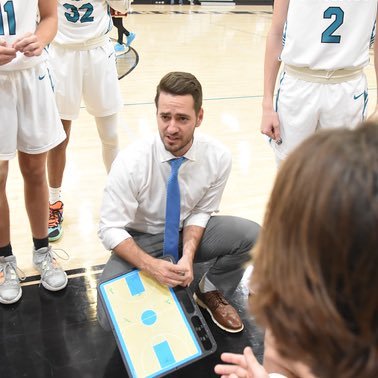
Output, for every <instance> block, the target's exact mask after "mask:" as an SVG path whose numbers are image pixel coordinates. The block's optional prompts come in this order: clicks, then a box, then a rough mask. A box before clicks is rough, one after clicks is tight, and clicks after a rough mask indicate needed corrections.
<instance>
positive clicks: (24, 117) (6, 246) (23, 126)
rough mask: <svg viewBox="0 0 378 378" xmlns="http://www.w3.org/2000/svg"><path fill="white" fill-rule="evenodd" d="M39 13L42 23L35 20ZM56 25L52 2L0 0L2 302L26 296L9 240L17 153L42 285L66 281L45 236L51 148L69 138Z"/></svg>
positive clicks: (55, 286)
mask: <svg viewBox="0 0 378 378" xmlns="http://www.w3.org/2000/svg"><path fill="white" fill-rule="evenodd" d="M38 13H39V23H38V24H36V20H37V14H38ZM56 29H57V15H56V3H55V2H54V1H51V0H27V1H24V0H13V1H5V0H0V99H1V106H0V119H1V121H0V135H1V138H0V303H3V304H11V303H15V302H17V301H18V300H19V299H20V298H21V295H22V290H21V286H20V281H19V270H18V268H17V262H16V257H15V256H14V255H13V251H12V246H11V242H10V219H9V218H10V217H9V206H8V200H7V195H6V182H7V177H8V165H9V163H8V161H9V160H10V159H12V158H14V157H15V156H16V151H18V161H19V165H20V170H21V173H22V176H23V180H24V193H25V205H26V211H27V214H28V218H29V223H30V228H31V232H32V236H33V244H34V247H33V263H34V265H35V267H36V269H37V270H38V271H39V272H40V273H41V283H42V285H43V286H44V287H45V288H46V289H48V290H52V291H57V290H61V289H63V288H64V287H65V286H66V285H67V275H66V273H65V272H64V271H63V270H62V268H60V267H59V266H58V264H57V262H56V261H55V258H54V256H53V251H52V249H51V247H50V246H49V244H48V237H47V220H48V212H47V208H46V207H47V203H48V187H47V182H46V169H45V165H46V156H47V151H48V150H50V149H51V148H53V147H55V146H56V145H58V144H59V143H61V142H62V141H63V140H64V139H65V133H64V130H63V127H62V124H61V122H60V119H59V115H58V111H57V109H56V104H55V100H54V94H53V88H52V82H51V77H50V73H49V70H48V68H47V65H46V62H45V56H44V55H43V52H44V47H45V46H46V45H47V44H48V43H49V42H50V41H51V40H52V39H53V38H54V35H55V33H56Z"/></svg>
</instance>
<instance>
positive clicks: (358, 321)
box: [251, 123, 378, 378]
mask: <svg viewBox="0 0 378 378" xmlns="http://www.w3.org/2000/svg"><path fill="white" fill-rule="evenodd" d="M253 253H254V258H255V267H254V272H253V276H252V285H253V290H254V291H255V292H256V296H254V297H253V299H252V301H251V306H252V311H253V313H254V314H255V315H256V318H257V320H259V321H260V322H261V323H262V324H263V325H265V326H266V327H268V328H270V329H271V331H272V333H273V335H274V337H275V339H276V343H277V348H278V350H279V351H280V353H281V354H282V355H283V356H285V357H287V358H289V359H294V360H299V361H301V362H303V363H305V364H307V365H308V366H309V367H310V368H311V369H312V371H313V373H314V374H315V375H317V376H319V377H322V378H326V377H341V376H342V377H356V376H358V375H359V376H364V377H373V376H374V375H375V374H377V373H378V371H377V369H378V363H377V358H378V355H377V351H378V295H377V294H376V291H377V289H378V125H374V124H368V123H366V124H364V125H363V126H362V127H360V128H358V129H356V130H345V129H343V130H332V131H322V132H319V133H317V134H315V135H314V136H312V137H311V138H309V139H308V140H307V141H305V142H304V143H303V144H302V145H301V146H299V147H298V148H297V149H296V150H295V151H294V152H293V153H292V154H291V155H290V156H289V157H288V159H287V160H286V161H285V162H284V164H283V165H282V167H281V168H280V171H279V172H278V175H277V179H276V182H275V185H274V188H273V191H272V194H271V197H270V201H269V204H268V208H267V212H266V216H265V219H264V226H263V230H262V233H261V237H260V238H259V241H258V243H257V246H256V247H255V249H254V252H253Z"/></svg>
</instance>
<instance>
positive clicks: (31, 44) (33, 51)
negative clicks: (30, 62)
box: [13, 33, 45, 57]
mask: <svg viewBox="0 0 378 378" xmlns="http://www.w3.org/2000/svg"><path fill="white" fill-rule="evenodd" d="M13 47H14V48H15V49H16V50H17V51H20V52H22V53H23V54H24V55H25V56H27V57H31V56H38V55H41V54H42V51H43V49H44V47H45V46H44V45H43V44H42V42H41V41H40V40H39V39H38V37H37V36H36V35H35V34H33V33H27V34H25V35H24V36H23V37H21V38H19V39H17V40H16V41H15V42H14V43H13Z"/></svg>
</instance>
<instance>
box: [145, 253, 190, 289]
mask: <svg viewBox="0 0 378 378" xmlns="http://www.w3.org/2000/svg"><path fill="white" fill-rule="evenodd" d="M147 271H148V273H149V274H150V275H151V276H152V277H154V278H155V279H156V280H157V281H158V282H160V283H161V284H163V285H167V286H170V287H175V286H178V285H180V286H184V285H183V284H184V282H185V275H187V274H188V270H187V269H186V268H185V267H183V266H179V265H178V264H173V263H171V262H170V261H167V260H164V259H154V263H153V265H151V266H149V267H148V268H147Z"/></svg>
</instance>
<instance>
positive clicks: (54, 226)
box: [49, 201, 63, 242]
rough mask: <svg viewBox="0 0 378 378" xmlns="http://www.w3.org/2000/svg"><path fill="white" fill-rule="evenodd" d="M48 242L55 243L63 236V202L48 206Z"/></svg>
mask: <svg viewBox="0 0 378 378" xmlns="http://www.w3.org/2000/svg"><path fill="white" fill-rule="evenodd" d="M49 208H50V215H49V241H50V242H52V241H56V240H58V239H60V237H61V236H62V234H63V228H62V222H63V202H62V201H56V202H55V203H53V204H50V205H49Z"/></svg>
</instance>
